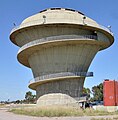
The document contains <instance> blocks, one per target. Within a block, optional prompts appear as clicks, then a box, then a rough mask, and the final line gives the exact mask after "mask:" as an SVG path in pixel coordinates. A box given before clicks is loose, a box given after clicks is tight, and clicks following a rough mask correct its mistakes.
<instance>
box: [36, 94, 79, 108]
mask: <svg viewBox="0 0 118 120" xmlns="http://www.w3.org/2000/svg"><path fill="white" fill-rule="evenodd" d="M51 105H53V106H55V105H64V106H76V107H77V106H78V107H79V104H78V103H77V101H76V100H75V99H74V98H72V97H70V96H69V95H66V94H62V93H52V94H46V95H43V96H41V97H39V99H38V100H37V106H51Z"/></svg>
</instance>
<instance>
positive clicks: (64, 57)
mask: <svg viewBox="0 0 118 120" xmlns="http://www.w3.org/2000/svg"><path fill="white" fill-rule="evenodd" d="M10 39H11V41H12V42H13V43H14V44H16V45H18V46H19V47H21V48H20V51H19V52H18V60H19V62H20V63H22V64H23V65H25V66H27V67H30V68H31V69H32V72H33V75H34V78H37V77H38V78H42V79H34V80H35V81H34V83H31V85H29V87H30V86H33V85H34V84H35V87H33V89H34V90H36V93H37V99H38V102H39V103H45V102H46V104H51V103H52V104H53V103H54V104H55V103H57V104H61V103H62V104H63V103H64V101H66V100H67V99H66V97H65V98H64V99H61V98H60V97H58V99H59V100H58V99H54V100H53V102H50V101H52V99H51V98H50V97H49V98H48V97H47V98H45V97H44V98H45V99H43V102H40V97H41V96H43V95H46V94H53V98H55V97H56V96H55V97H54V94H55V95H56V94H60V93H61V94H67V95H68V96H70V98H71V97H72V98H74V99H75V98H76V97H80V93H81V91H82V87H83V84H84V80H85V77H86V75H84V76H80V77H78V78H76V79H73V78H71V77H73V76H68V75H65V73H66V72H70V73H81V72H85V73H87V72H88V68H89V66H90V64H91V62H92V60H93V58H94V56H95V55H96V53H97V52H98V51H100V50H103V49H105V48H107V47H109V46H111V45H112V43H113V42H114V37H113V34H112V33H111V32H110V31H109V30H108V29H107V28H104V27H101V26H100V25H99V24H98V23H97V22H96V21H94V20H92V19H91V18H89V17H87V16H85V15H84V14H83V13H81V12H78V11H75V10H71V9H63V8H53V9H47V10H44V11H42V12H40V13H38V14H36V15H33V16H31V17H29V18H26V19H25V20H24V21H23V22H22V23H21V25H20V26H18V27H17V28H15V29H13V30H12V32H11V35H10ZM60 73H61V74H62V76H60V77H63V79H60V77H59V76H58V75H57V74H60ZM51 74H54V75H55V79H52V78H51V77H50V76H51ZM64 75H65V76H64ZM44 76H47V79H50V81H49V80H48V81H47V79H45V77H44ZM66 77H68V79H67V78H66ZM53 78H54V76H53ZM41 80H42V82H40V81H41ZM39 83H40V84H39ZM31 88H32V87H31ZM47 100H48V102H47ZM62 100H63V101H62ZM68 101H69V100H67V101H66V102H68ZM70 101H71V99H70ZM66 102H65V103H66Z"/></svg>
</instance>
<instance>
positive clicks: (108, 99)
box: [103, 80, 118, 106]
mask: <svg viewBox="0 0 118 120" xmlns="http://www.w3.org/2000/svg"><path fill="white" fill-rule="evenodd" d="M103 93H104V106H117V105H118V82H117V81H115V80H114V81H113V80H105V81H104V83H103Z"/></svg>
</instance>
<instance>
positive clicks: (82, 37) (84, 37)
mask: <svg viewBox="0 0 118 120" xmlns="http://www.w3.org/2000/svg"><path fill="white" fill-rule="evenodd" d="M77 39H78V40H87V39H94V40H97V36H95V35H59V36H52V37H45V38H42V39H38V40H35V41H32V42H29V43H27V44H25V45H23V46H22V47H21V48H20V49H19V51H18V53H20V52H21V51H22V50H24V49H26V48H28V47H31V46H34V45H38V44H40V43H43V42H49V41H57V40H77Z"/></svg>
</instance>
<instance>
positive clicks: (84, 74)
mask: <svg viewBox="0 0 118 120" xmlns="http://www.w3.org/2000/svg"><path fill="white" fill-rule="evenodd" d="M68 76H78V77H79V76H80V77H92V76H93V72H61V73H54V74H47V75H42V76H39V77H36V78H35V79H33V80H30V81H29V84H31V83H34V82H37V81H40V80H46V79H53V78H60V77H68Z"/></svg>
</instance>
